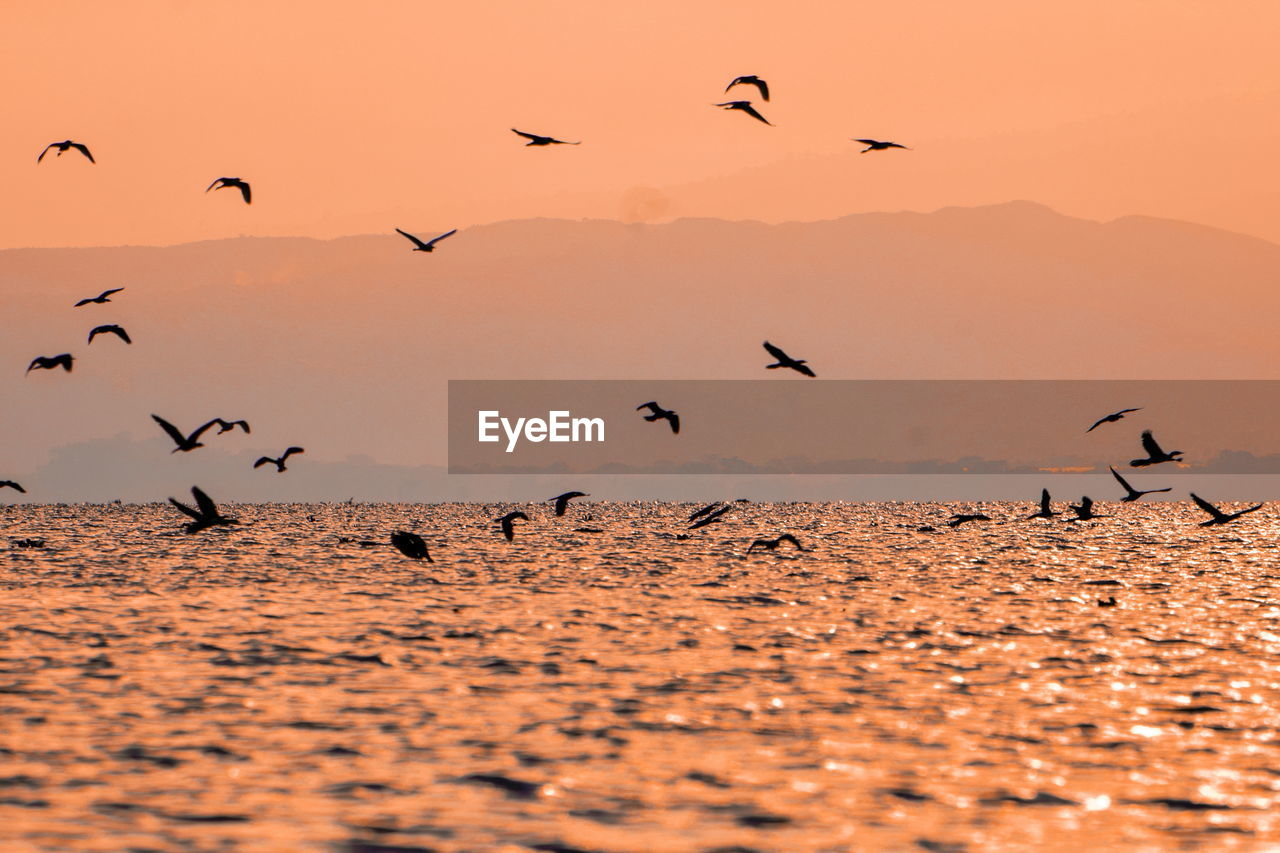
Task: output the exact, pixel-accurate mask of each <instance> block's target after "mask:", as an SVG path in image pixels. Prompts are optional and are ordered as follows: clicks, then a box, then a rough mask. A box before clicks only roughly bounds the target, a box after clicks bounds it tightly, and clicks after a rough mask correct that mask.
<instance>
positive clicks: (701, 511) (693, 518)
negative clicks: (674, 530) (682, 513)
mask: <svg viewBox="0 0 1280 853" xmlns="http://www.w3.org/2000/svg"><path fill="white" fill-rule="evenodd" d="M718 506H720V501H716V502H715V503H709V504H707V505H706V506H704V507H703V508H702V509H699V510H696V511H695V512H694V513H693V515H691V516H689V521H696V520H697V519H699V518H702V517H703V516H704V515H706V514H707V513H709V512H711V510H713V509H715V508H716V507H718Z"/></svg>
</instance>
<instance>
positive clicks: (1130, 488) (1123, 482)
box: [1107, 465, 1134, 494]
mask: <svg viewBox="0 0 1280 853" xmlns="http://www.w3.org/2000/svg"><path fill="white" fill-rule="evenodd" d="M1107 467H1108V468H1111V476H1112V477H1115V478H1116V482H1117V483H1119V484H1120V488H1122V489H1124V490H1125V491H1126V492H1129V493H1130V494H1132V493H1133V491H1134V489H1133V486H1130V485H1129V481H1128V480H1126V479H1125V478H1124V477H1121V476H1120V472H1119V471H1117V470H1116V469H1115V468H1113V467H1112V466H1110V465H1108V466H1107Z"/></svg>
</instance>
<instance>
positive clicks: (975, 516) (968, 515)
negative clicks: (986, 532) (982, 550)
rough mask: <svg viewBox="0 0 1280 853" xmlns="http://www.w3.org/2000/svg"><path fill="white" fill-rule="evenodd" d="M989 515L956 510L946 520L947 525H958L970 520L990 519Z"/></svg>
mask: <svg viewBox="0 0 1280 853" xmlns="http://www.w3.org/2000/svg"><path fill="white" fill-rule="evenodd" d="M990 520H991V516H989V515H983V514H982V513H980V512H958V513H956V514H955V515H953V516H951V518H950V519H948V520H947V527H959V526H960V525H962V524H968V523H969V522H971V521H990Z"/></svg>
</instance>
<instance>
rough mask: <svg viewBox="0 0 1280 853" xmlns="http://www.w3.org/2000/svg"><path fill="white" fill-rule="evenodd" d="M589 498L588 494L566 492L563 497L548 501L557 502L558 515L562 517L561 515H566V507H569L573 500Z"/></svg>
mask: <svg viewBox="0 0 1280 853" xmlns="http://www.w3.org/2000/svg"><path fill="white" fill-rule="evenodd" d="M587 497H590V495H588V494H587V493H586V492H565V493H564V494H563V495H556V496H555V497H554V498H548V499H547V500H550V501H555V502H556V515H557V516H561V515H564V510H565V507H567V506H568V505H569V501H571V500H573V499H574V498H587Z"/></svg>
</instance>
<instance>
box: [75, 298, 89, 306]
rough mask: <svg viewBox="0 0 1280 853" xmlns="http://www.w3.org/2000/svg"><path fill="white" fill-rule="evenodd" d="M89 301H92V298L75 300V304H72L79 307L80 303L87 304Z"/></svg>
mask: <svg viewBox="0 0 1280 853" xmlns="http://www.w3.org/2000/svg"><path fill="white" fill-rule="evenodd" d="M90 302H93V300H92V299H81V300H80V301H79V302H77V303H76V304H75V306H74V307H76V308H79V307H80V306H81V305H88V304H89V303H90Z"/></svg>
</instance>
